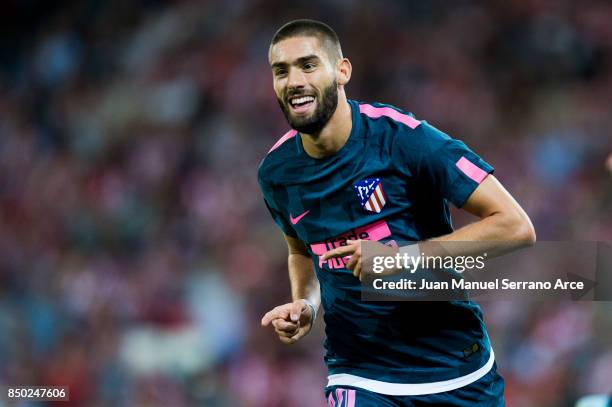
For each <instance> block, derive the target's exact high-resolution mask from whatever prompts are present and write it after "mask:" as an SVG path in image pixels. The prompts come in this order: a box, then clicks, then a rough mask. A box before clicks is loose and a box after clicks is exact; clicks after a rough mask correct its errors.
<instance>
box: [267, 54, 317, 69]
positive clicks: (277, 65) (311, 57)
mask: <svg viewBox="0 0 612 407" xmlns="http://www.w3.org/2000/svg"><path fill="white" fill-rule="evenodd" d="M312 60H317V61H319V60H320V58H319V57H318V56H316V55H314V54H311V55H306V56H304V57H300V58H298V59H296V60H295V62H294V63H293V64H294V65H295V64H297V65H300V64H304V63H306V62H308V61H312ZM288 65H289V64H288V63H287V62H275V63H273V64H272V65H271V67H272V69H274V68H282V67H286V66H288Z"/></svg>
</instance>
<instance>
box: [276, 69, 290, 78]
mask: <svg viewBox="0 0 612 407" xmlns="http://www.w3.org/2000/svg"><path fill="white" fill-rule="evenodd" d="M285 75H287V70H286V69H283V68H279V69H275V70H274V76H276V77H283V76H285Z"/></svg>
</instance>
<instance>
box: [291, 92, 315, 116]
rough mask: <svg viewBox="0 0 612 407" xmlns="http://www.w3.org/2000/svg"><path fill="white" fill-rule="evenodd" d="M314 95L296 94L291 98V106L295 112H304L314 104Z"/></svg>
mask: <svg viewBox="0 0 612 407" xmlns="http://www.w3.org/2000/svg"><path fill="white" fill-rule="evenodd" d="M314 102H315V98H314V96H310V95H308V96H296V97H292V98H291V99H289V106H291V110H293V111H294V112H295V113H304V112H306V111H308V110H309V109H310V108H311V107H312V106H314Z"/></svg>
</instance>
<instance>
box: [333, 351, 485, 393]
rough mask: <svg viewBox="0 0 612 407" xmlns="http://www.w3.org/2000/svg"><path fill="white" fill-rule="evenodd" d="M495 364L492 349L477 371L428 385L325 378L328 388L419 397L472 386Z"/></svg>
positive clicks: (342, 375) (342, 376)
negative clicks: (353, 388)
mask: <svg viewBox="0 0 612 407" xmlns="http://www.w3.org/2000/svg"><path fill="white" fill-rule="evenodd" d="M494 363H495V354H494V353H493V348H491V352H490V355H489V360H487V362H486V363H485V364H484V365H483V366H482V367H480V368H479V369H477V370H475V371H473V372H472V373H469V374H467V375H465V376H461V377H457V378H455V379H450V380H444V381H440V382H430V383H389V382H383V381H380V380H373V379H367V378H365V377H360V376H355V375H352V374H348V373H339V374H333V375H329V376H328V377H327V379H328V381H327V387H330V386H351V387H357V388H360V389H364V390H368V391H371V392H374V393H379V394H385V395H387V396H420V395H426V394H435V393H443V392H447V391H451V390H456V389H459V388H461V387H464V386H467V385H468V384H472V383H474V382H475V381H477V380H479V379H481V378H482V377H483V376H484V375H486V374H487V373H489V371H490V370H491V369H492V368H493V364H494Z"/></svg>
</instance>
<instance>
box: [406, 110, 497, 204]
mask: <svg viewBox="0 0 612 407" xmlns="http://www.w3.org/2000/svg"><path fill="white" fill-rule="evenodd" d="M416 130H419V133H420V134H419V133H417V134H415V137H414V138H413V139H414V142H415V143H419V148H418V150H419V152H420V154H418V156H417V163H416V168H415V174H416V175H417V176H418V177H419V182H425V183H427V184H428V185H429V187H430V188H431V189H433V190H434V191H436V192H438V193H439V194H440V195H441V196H442V197H444V198H446V199H448V200H449V201H451V202H452V203H453V204H454V205H455V206H456V207H458V208H461V207H462V206H463V205H464V204H465V201H467V199H468V198H469V197H470V195H471V194H472V193H473V192H474V190H475V189H476V188H477V187H478V185H480V183H481V182H482V181H483V180H484V179H485V178H486V177H487V175H488V174H491V173H493V171H494V169H493V167H492V166H491V165H489V163H487V162H486V161H484V160H483V159H482V158H480V157H479V156H478V155H477V154H476V153H474V152H473V151H472V150H470V148H469V147H468V146H467V145H465V143H463V142H462V141H459V140H456V139H453V138H452V137H450V136H448V135H447V134H445V133H443V132H441V131H440V130H438V129H436V128H435V127H433V126H431V125H430V124H428V123H427V122H421V125H420V126H418V127H417V129H416Z"/></svg>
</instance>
